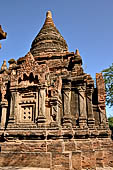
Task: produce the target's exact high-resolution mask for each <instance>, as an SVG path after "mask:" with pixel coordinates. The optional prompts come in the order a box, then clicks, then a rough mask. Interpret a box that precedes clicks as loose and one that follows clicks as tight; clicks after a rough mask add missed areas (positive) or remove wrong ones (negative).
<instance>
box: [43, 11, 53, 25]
mask: <svg viewBox="0 0 113 170" xmlns="http://www.w3.org/2000/svg"><path fill="white" fill-rule="evenodd" d="M49 24H50V25H52V26H55V24H54V22H53V19H52V13H51V11H47V13H46V19H45V23H44V25H49Z"/></svg>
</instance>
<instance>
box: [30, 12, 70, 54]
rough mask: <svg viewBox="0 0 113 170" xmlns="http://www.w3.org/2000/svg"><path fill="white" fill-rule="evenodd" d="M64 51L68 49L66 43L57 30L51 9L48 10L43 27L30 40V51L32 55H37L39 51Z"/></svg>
mask: <svg viewBox="0 0 113 170" xmlns="http://www.w3.org/2000/svg"><path fill="white" fill-rule="evenodd" d="M66 51H68V46H67V43H66V41H65V40H64V38H63V37H62V35H61V34H60V32H59V31H58V30H57V28H56V26H55V24H54V22H53V19H52V13H51V11H48V12H47V13H46V19H45V22H44V25H43V27H42V28H41V30H40V32H39V33H38V35H37V36H36V38H35V39H34V40H33V42H32V45H31V49H30V52H31V53H32V55H33V56H38V55H40V54H41V53H62V52H66Z"/></svg>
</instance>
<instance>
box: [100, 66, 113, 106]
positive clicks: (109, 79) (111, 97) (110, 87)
mask: <svg viewBox="0 0 113 170" xmlns="http://www.w3.org/2000/svg"><path fill="white" fill-rule="evenodd" d="M102 73H103V77H104V80H105V87H106V104H107V105H109V106H110V107H112V106H113V63H112V65H111V66H110V67H109V68H107V69H104V70H103V71H102Z"/></svg>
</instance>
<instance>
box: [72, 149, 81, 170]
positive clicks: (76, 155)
mask: <svg viewBox="0 0 113 170" xmlns="http://www.w3.org/2000/svg"><path fill="white" fill-rule="evenodd" d="M81 169H82V162H81V152H80V151H78V152H77V151H76V152H72V170H81Z"/></svg>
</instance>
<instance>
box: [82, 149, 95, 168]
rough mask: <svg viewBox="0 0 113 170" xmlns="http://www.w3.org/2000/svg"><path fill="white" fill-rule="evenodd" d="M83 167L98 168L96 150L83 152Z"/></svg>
mask: <svg viewBox="0 0 113 170" xmlns="http://www.w3.org/2000/svg"><path fill="white" fill-rule="evenodd" d="M82 168H83V169H87V168H89V169H96V157H95V151H91V150H90V151H84V152H82Z"/></svg>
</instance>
